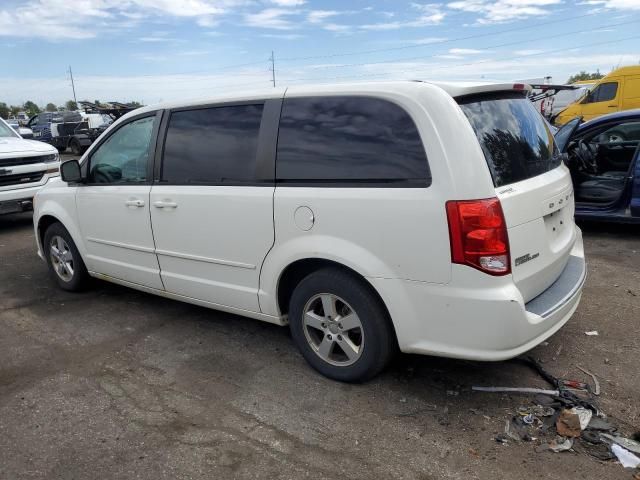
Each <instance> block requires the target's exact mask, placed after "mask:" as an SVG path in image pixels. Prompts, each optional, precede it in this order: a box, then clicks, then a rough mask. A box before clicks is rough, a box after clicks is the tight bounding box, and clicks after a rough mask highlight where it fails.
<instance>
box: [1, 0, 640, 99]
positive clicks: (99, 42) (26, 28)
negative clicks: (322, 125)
mask: <svg viewBox="0 0 640 480" xmlns="http://www.w3.org/2000/svg"><path fill="white" fill-rule="evenodd" d="M639 26H640V0H443V1H440V2H438V1H436V0H430V1H426V2H418V1H401V0H395V1H394V0H352V1H335V0H324V1H321V0H74V1H69V0H19V1H15V0H0V59H1V61H2V69H1V70H0V82H1V83H0V84H1V85H2V86H3V87H2V89H1V90H0V101H4V102H7V103H20V102H24V101H25V100H29V99H30V100H34V101H36V103H39V104H43V103H46V102H48V101H53V102H55V103H61V102H64V101H65V100H68V99H69V98H71V97H72V93H71V87H70V84H69V81H68V75H67V72H66V69H67V66H68V65H71V66H72V68H73V72H74V77H75V80H76V92H77V96H78V100H80V99H89V100H94V99H100V100H103V101H104V100H118V101H128V100H139V101H143V102H144V103H147V104H148V103H153V102H157V101H163V100H173V99H180V98H191V97H199V96H206V95H216V94H220V93H224V92H226V91H229V92H237V91H240V90H254V89H258V88H268V87H269V86H270V85H271V83H270V82H271V72H270V71H269V68H270V62H269V61H268V59H269V57H270V55H271V51H272V50H273V51H274V52H275V65H276V82H277V84H278V85H279V86H286V85H295V84H300V83H327V82H340V81H348V80H352V79H353V80H385V79H392V78H393V79H396V78H404V79H425V80H428V79H434V80H517V79H530V78H539V77H543V76H546V75H551V76H553V78H554V80H555V81H557V82H563V81H565V80H566V78H567V77H568V76H569V75H570V74H572V73H575V72H577V71H580V70H588V71H595V70H596V69H600V70H601V71H602V72H607V71H609V70H611V69H612V68H614V67H615V66H617V65H628V64H637V63H640V30H639V29H638V27H639Z"/></svg>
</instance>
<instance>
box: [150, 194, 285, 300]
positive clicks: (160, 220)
mask: <svg viewBox="0 0 640 480" xmlns="http://www.w3.org/2000/svg"><path fill="white" fill-rule="evenodd" d="M273 191H274V187H237V186H229V187H227V186H163V185H154V186H153V188H152V189H151V202H150V205H151V220H152V223H153V234H154V238H155V244H156V254H157V255H158V262H159V264H160V269H161V272H162V281H163V283H164V286H165V288H166V290H167V291H169V292H173V293H176V294H178V295H185V296H189V297H193V298H196V299H199V300H203V301H206V302H212V303H216V304H221V305H228V306H235V307H236V308H240V309H243V310H250V311H254V312H259V311H260V307H259V305H258V285H259V281H260V278H259V277H260V266H261V265H262V262H263V260H264V257H265V256H266V255H267V252H268V251H269V249H270V248H271V246H272V245H273V202H272V199H273ZM158 202H164V204H165V205H166V204H167V203H168V202H171V203H173V204H175V205H176V206H175V207H157V206H156V204H158ZM160 205H162V203H160Z"/></svg>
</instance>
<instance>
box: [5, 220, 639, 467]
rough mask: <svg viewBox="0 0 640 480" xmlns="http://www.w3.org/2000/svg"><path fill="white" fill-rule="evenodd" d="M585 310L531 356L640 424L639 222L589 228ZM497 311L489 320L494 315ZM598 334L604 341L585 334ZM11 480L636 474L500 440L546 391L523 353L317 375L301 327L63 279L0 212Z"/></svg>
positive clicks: (620, 419) (630, 423)
mask: <svg viewBox="0 0 640 480" xmlns="http://www.w3.org/2000/svg"><path fill="white" fill-rule="evenodd" d="M585 245H586V250H587V254H588V262H589V278H588V281H587V285H586V288H585V291H584V296H583V299H582V303H581V305H580V307H579V309H578V311H577V313H576V315H575V316H574V317H573V319H572V320H571V321H570V322H569V323H568V324H567V325H566V326H565V327H564V328H563V329H562V330H560V332H559V333H557V334H556V335H555V336H553V337H552V338H551V339H550V340H549V342H548V344H547V345H541V346H539V347H537V348H536V349H534V350H533V351H532V354H533V355H534V356H535V357H536V358H539V359H541V360H542V361H543V362H544V366H545V367H546V368H547V369H548V370H549V371H550V372H552V373H553V374H555V375H558V376H562V377H570V378H577V379H582V380H585V381H586V380H588V377H586V376H585V375H584V374H583V373H582V372H580V371H579V370H577V369H576V366H577V365H581V366H582V367H584V368H586V369H587V370H590V371H592V372H594V373H595V374H596V375H598V376H599V378H600V381H601V384H602V390H603V392H602V395H601V398H600V405H601V407H602V409H603V410H604V411H605V412H607V413H608V414H609V415H610V418H612V421H613V422H614V423H616V424H617V425H618V426H619V427H620V429H621V431H622V432H623V433H624V434H627V435H629V434H631V433H633V432H635V431H637V430H640V408H639V407H640V405H639V402H638V399H640V375H639V374H638V372H639V359H640V329H639V328H638V325H639V323H640V229H638V228H628V227H626V228H621V227H611V226H609V227H597V226H585ZM478 321H481V319H478ZM589 330H597V331H598V332H599V335H598V336H587V335H585V333H584V332H585V331H589ZM0 332H1V333H0V479H3V480H5V479H6V480H13V479H30V478H63V479H72V478H73V479H87V478H95V479H112V478H113V479H116V478H117V479H123V478H127V479H128V478H140V479H153V480H158V479H188V478H189V479H190V478H194V479H195V478H216V479H218V478H219V479H222V478H269V479H279V478H283V479H284V478H287V479H299V478H313V479H323V478H357V479H359V478H362V479H374V478H380V479H387V478H403V479H409V478H417V479H448V478H455V479H465V480H469V479H533V478H554V479H555V478H558V479H560V478H562V479H576V478H580V479H582V478H588V479H602V480H604V479H620V478H622V479H625V478H627V479H631V478H632V473H631V471H630V470H624V469H623V468H622V467H621V466H620V465H619V464H617V463H615V462H608V463H604V462H600V461H597V460H595V459H593V458H592V457H590V456H588V455H586V454H584V453H576V452H564V453H551V452H549V451H543V452H537V451H536V442H531V443H516V442H509V443H507V444H499V443H497V442H496V441H495V440H494V437H495V435H496V434H498V433H500V432H502V430H503V428H504V424H505V420H506V419H508V418H510V416H511V415H513V414H514V412H515V411H516V409H517V407H518V406H520V405H527V404H529V403H530V401H531V398H530V397H525V396H517V395H516V396H508V395H503V394H486V393H476V392H472V391H471V386H472V385H502V386H538V387H547V385H546V384H545V383H544V381H543V380H542V379H540V378H539V377H538V376H537V375H536V374H535V373H534V372H533V371H532V370H530V369H528V368H526V367H524V366H522V365H519V364H517V363H513V362H501V363H477V362H465V361H454V360H447V359H438V358H428V357H420V356H409V355H401V356H399V358H398V359H397V360H396V361H395V362H394V364H393V365H392V366H391V367H390V368H389V369H387V370H386V371H385V372H384V373H383V374H382V375H380V376H379V377H377V378H376V379H374V380H373V381H371V382H369V383H367V384H364V385H346V384H340V383H336V382H333V381H330V380H327V379H325V378H323V377H321V376H320V375H318V374H316V373H315V372H314V371H313V370H311V369H310V368H309V367H308V366H307V365H306V364H305V362H304V361H303V359H302V357H301V356H300V355H299V354H298V352H297V350H296V349H295V347H294V346H293V344H292V342H291V340H290V337H289V332H288V330H287V329H286V328H281V327H277V326H274V325H269V324H265V323H260V322H258V321H254V320H249V319H244V318H241V317H236V316H233V315H229V314H225V313H219V312H215V311H211V310H206V309H204V308H199V307H195V306H191V305H187V304H182V303H178V302H174V301H171V300H167V299H164V298H160V297H155V296H152V295H147V294H143V293H139V292H136V291H133V290H129V289H126V288H123V287H119V286H116V285H111V284H107V283H102V282H97V281H96V282H95V286H94V288H93V289H92V290H90V291H88V292H86V293H82V294H71V293H65V292H62V291H60V290H58V289H57V288H56V287H55V286H54V284H53V282H52V281H51V280H50V279H49V277H48V276H47V271H46V268H45V264H44V263H43V262H42V261H41V260H40V259H38V257H37V256H36V254H35V245H34V237H33V230H32V227H31V216H30V215H27V214H23V215H16V216H5V217H0Z"/></svg>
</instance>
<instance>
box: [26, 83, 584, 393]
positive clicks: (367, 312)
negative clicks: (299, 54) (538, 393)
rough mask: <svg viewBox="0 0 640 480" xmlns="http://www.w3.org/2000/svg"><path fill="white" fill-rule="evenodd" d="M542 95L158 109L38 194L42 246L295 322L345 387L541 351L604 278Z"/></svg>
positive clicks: (464, 89)
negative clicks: (437, 362) (416, 368)
mask: <svg viewBox="0 0 640 480" xmlns="http://www.w3.org/2000/svg"><path fill="white" fill-rule="evenodd" d="M526 90H527V88H526V87H525V86H524V85H513V84H504V85H476V86H470V85H456V84H447V85H444V84H441V85H436V84H430V83H423V82H390V83H368V84H350V85H334V86H322V87H313V88H312V87H306V88H289V89H287V90H286V91H284V90H277V89H273V90H269V91H267V92H262V93H259V94H255V95H250V96H242V97H238V98H228V97H225V98H218V99H206V100H200V101H196V102H191V103H173V104H164V105H158V106H150V107H144V108H142V109H138V110H136V111H134V112H131V113H130V114H128V115H126V116H124V117H123V118H121V119H120V120H118V121H117V122H115V123H114V124H113V125H112V126H111V127H110V128H109V129H108V130H107V131H106V132H105V133H104V134H103V135H102V136H101V137H100V138H99V140H98V141H96V142H95V143H94V144H93V145H92V146H91V148H90V149H89V150H88V151H87V152H86V153H85V154H84V155H83V157H82V158H81V159H80V161H79V162H76V161H69V162H66V163H63V164H62V178H63V180H64V181H65V182H66V183H64V182H58V183H56V184H53V185H50V186H48V187H47V188H45V189H44V190H43V191H42V192H40V193H39V194H38V196H37V202H36V210H35V215H34V225H35V229H36V233H37V235H36V236H37V239H38V246H39V254H40V255H41V256H42V257H43V258H44V259H46V261H47V262H48V264H49V267H50V269H51V272H52V275H53V278H54V279H55V281H56V282H57V283H58V284H59V285H60V286H61V287H62V288H64V289H67V290H77V289H80V288H82V287H84V286H85V285H86V282H87V280H88V277H89V276H92V277H96V278H100V279H104V280H108V281H111V282H115V283H119V284H122V285H126V286H129V287H132V288H136V289H139V290H143V291H146V292H150V293H155V294H159V295H162V296H165V297H169V298H174V299H177V300H182V301H186V302H190V303H194V304H197V305H202V306H205V307H210V308H215V309H219V310H224V311H227V312H233V313H237V314H240V315H244V316H248V317H252V318H255V319H259V320H264V321H267V322H272V323H275V324H278V325H287V324H288V325H289V326H290V328H291V332H292V336H293V339H294V341H295V343H296V344H297V346H298V348H299V349H300V351H301V352H302V354H303V355H304V357H305V358H306V360H307V361H308V362H309V363H310V364H311V365H312V366H313V367H315V368H316V369H317V370H319V371H320V372H322V373H323V374H324V375H326V376H328V377H331V378H334V379H338V380H343V381H360V380H364V379H367V378H370V377H372V376H373V375H375V374H376V373H377V372H379V371H380V370H381V369H382V368H383V367H384V365H385V364H386V363H387V362H388V360H389V359H390V357H391V355H392V354H393V352H394V351H395V350H396V349H398V348H399V349H400V350H401V351H403V352H412V353H421V354H429V355H440V356H447V357H458V358H467V359H476V360H502V359H507V358H510V357H514V356H516V355H519V354H521V353H522V352H525V351H527V350H529V349H531V348H532V347H534V346H535V345H537V344H538V343H540V342H542V341H543V340H545V339H546V338H547V337H549V336H550V335H552V334H553V333H554V332H556V331H557V330H558V329H559V328H560V327H561V326H562V325H563V324H564V323H565V322H566V321H567V320H568V319H569V318H570V317H571V315H572V314H573V312H574V311H575V309H576V307H577V306H578V302H579V299H580V295H581V292H582V286H583V282H584V280H585V275H586V268H585V260H584V254H583V249H582V236H581V232H580V230H579V229H578V228H577V227H576V226H575V224H574V221H573V213H574V201H573V190H572V186H571V176H570V174H569V170H568V169H567V168H566V167H565V166H564V164H563V163H562V161H561V157H560V155H559V153H558V151H557V148H556V146H555V144H554V139H553V136H552V135H551V134H550V132H549V130H548V128H547V126H546V124H545V122H544V120H543V119H542V117H541V116H540V114H539V113H538V112H536V111H535V109H534V107H533V106H532V105H531V102H530V101H529V100H527V98H526Z"/></svg>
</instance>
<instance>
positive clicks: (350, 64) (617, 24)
mask: <svg viewBox="0 0 640 480" xmlns="http://www.w3.org/2000/svg"><path fill="white" fill-rule="evenodd" d="M637 22H640V19H637V18H636V19H634V20H630V21H627V22H620V23H614V24H608V25H602V26H603V27H619V26H621V25H629V24H631V23H637ZM590 31H591V29H589V30H574V31H572V32H563V33H558V34H556V35H545V36H544V37H539V38H531V39H529V40H516V41H513V42H507V43H499V44H496V45H490V46H488V47H484V48H482V50H488V49H491V48H500V47H509V46H513V45H521V44H523V43H530V42H537V41H540V40H547V39H551V38H559V37H566V36H569V35H575V34H578V33H586V32H590ZM479 53H482V52H481V50H479ZM438 55H442V54H441V53H438V54H433V55H426V56H423V55H421V56H418V57H402V58H395V59H392V60H379V61H377V62H360V63H345V64H341V65H326V66H324V67H322V68H324V69H329V68H348V67H361V66H364V65H382V64H387V63H397V62H406V61H409V60H424V59H427V58H436V57H437V56H438Z"/></svg>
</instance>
